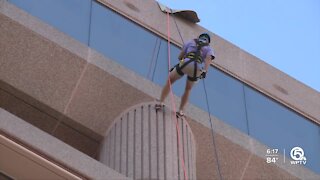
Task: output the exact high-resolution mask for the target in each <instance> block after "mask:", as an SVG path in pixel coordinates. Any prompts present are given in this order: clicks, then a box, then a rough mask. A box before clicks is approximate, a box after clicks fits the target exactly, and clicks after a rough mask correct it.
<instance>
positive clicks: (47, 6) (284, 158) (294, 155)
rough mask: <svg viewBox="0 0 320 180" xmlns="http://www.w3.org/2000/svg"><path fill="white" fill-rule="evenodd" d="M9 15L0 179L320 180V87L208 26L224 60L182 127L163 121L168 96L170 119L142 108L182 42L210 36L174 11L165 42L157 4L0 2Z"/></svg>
mask: <svg viewBox="0 0 320 180" xmlns="http://www.w3.org/2000/svg"><path fill="white" fill-rule="evenodd" d="M0 22H1V23H0V31H1V32H0V40H1V41H0V107H1V112H0V128H1V129H0V132H1V157H0V158H1V161H0V163H1V164H0V172H1V176H7V177H6V178H9V177H12V178H23V177H54V175H56V176H57V177H55V178H62V179H63V178H68V179H69V178H74V179H79V178H80V179H82V178H84V179H86V178H88V179H125V178H128V179H130V178H133V179H141V178H143V179H171V178H174V179H186V176H187V177H190V178H189V179H219V178H222V179H295V178H297V179H319V178H320V177H319V176H320V156H319V152H320V110H319V109H320V94H319V92H317V91H315V90H313V89H311V88H309V87H307V86H305V85H304V84H302V83H301V82H298V81H296V80H295V79H293V78H291V77H289V76H288V75H286V74H284V73H283V72H281V71H279V70H277V69H275V68H273V67H271V66H270V65H268V64H266V63H264V62H263V61H261V60H259V59H258V58H256V57H254V56H252V55H250V54H248V53H247V52H245V51H243V50H241V49H240V48H239V47H236V46H234V45H233V44H231V43H229V42H227V41H226V40H224V39H222V38H220V37H219V36H217V35H215V34H213V33H211V32H210V34H211V35H212V37H213V40H212V44H211V46H212V47H213V48H214V49H215V51H216V59H215V60H214V62H213V64H212V66H211V68H210V70H209V73H208V77H207V78H206V80H205V83H204V82H202V81H201V82H199V83H198V84H197V85H196V86H195V88H194V89H193V90H192V95H191V97H190V103H189V104H188V106H187V109H186V114H187V118H186V119H185V120H181V121H180V122H179V123H178V124H179V125H180V126H179V127H181V128H179V129H180V130H181V131H179V132H178V133H177V134H179V135H174V134H175V133H174V132H175V130H177V129H178V128H177V129H174V128H173V127H174V126H170V127H169V126H168V128H165V127H167V126H166V125H170V122H171V123H175V120H174V118H173V119H172V116H171V110H172V109H173V107H172V106H171V105H170V101H169V98H168V101H167V105H168V106H167V109H166V114H164V115H163V116H161V117H163V118H164V117H167V118H164V119H165V120H161V121H157V119H159V118H158V114H157V113H156V112H154V111H152V110H149V111H142V110H141V111H139V110H137V109H139V108H137V105H139V107H145V109H147V107H149V106H150V105H152V103H153V101H154V99H156V98H158V97H159V94H160V91H161V87H162V86H163V85H164V83H165V80H166V78H167V73H168V67H169V66H172V65H174V64H175V62H174V61H175V60H176V59H177V56H178V54H179V51H180V47H181V46H182V44H183V42H185V41H187V40H190V39H193V38H195V37H196V36H197V35H198V34H200V33H202V32H207V30H206V29H204V28H203V27H201V26H198V25H196V24H194V23H192V22H190V21H188V20H186V19H184V18H181V17H179V16H174V15H170V18H169V27H170V33H171V34H170V37H171V38H170V46H169V47H168V41H167V40H168V38H167V37H168V35H167V27H168V25H167V14H166V13H164V12H162V11H161V9H160V8H159V4H158V3H157V2H156V1H153V0H150V1H142V0H133V1H126V0H119V1H112V0H81V1H79V0H68V1H64V0H56V1H47V0H44V1H40V2H39V1H35V0H29V1H23V0H0ZM168 48H169V49H170V52H171V53H170V55H171V56H170V59H171V61H172V62H171V65H169V64H168ZM184 86H185V84H184V82H183V81H179V82H177V83H176V84H175V85H174V87H173V91H174V93H175V95H176V96H175V97H174V98H175V99H174V100H175V102H176V103H177V104H178V103H179V101H180V100H179V96H181V95H182V93H183V89H184ZM205 90H206V91H207V92H208V93H207V95H208V96H207V97H206V96H205V93H204V92H205ZM206 98H207V99H208V102H209V107H208V105H207V103H206ZM208 111H209V112H210V113H211V118H209V116H208ZM136 112H140V115H139V116H138V115H137V116H132V117H131V116H130V117H131V118H129V115H128V118H127V119H126V120H127V124H126V123H124V120H123V119H125V117H126V114H130V115H132V114H135V113H136ZM143 112H145V113H144V115H141V113H143ZM148 112H150V116H147V114H148ZM138 114H139V113H138ZM119 117H120V119H119ZM121 117H123V119H121ZM143 117H145V118H143ZM146 119H148V120H150V121H148V123H147V124H144V123H143V122H146V121H145V120H146ZM160 119H161V118H160ZM169 119H170V121H169ZM210 119H211V120H212V122H213V123H212V125H213V126H211V123H210ZM151 120H154V121H152V122H153V123H152V122H151ZM164 122H167V123H166V125H165V124H164ZM159 123H160V124H159ZM137 124H138V126H136V125H137ZM140 125H141V128H140V129H139V127H140ZM149 125H150V126H149ZM171 125H172V124H171ZM119 127H120V128H119ZM122 127H125V128H122ZM144 127H145V128H144ZM177 127H178V126H177ZM126 128H128V131H125V129H126ZM152 128H154V129H153V130H154V131H153V130H152ZM143 129H146V131H143ZM165 129H166V130H165ZM168 129H173V130H174V131H171V133H172V134H171V135H172V136H170V133H168ZM183 130H184V131H183ZM124 132H126V134H124ZM129 132H130V133H131V136H130V135H129ZM146 133H150V135H149V134H146ZM151 133H154V134H151ZM110 134H111V135H110ZM166 135H167V136H166ZM178 136H179V137H180V140H175V141H174V142H171V141H170V143H171V144H169V140H172V139H177V138H178ZM125 137H126V139H125ZM129 137H130V138H131V137H132V139H130V140H129ZM162 137H163V138H162ZM152 138H154V139H153V140H152ZM178 139H179V138H178ZM179 141H181V145H180V146H179ZM126 142H128V143H127V144H125V143H126ZM125 145H127V146H125ZM175 145H177V146H175ZM160 147H161V148H160ZM295 147H300V148H302V151H301V149H295ZM111 152H112V153H113V154H111ZM179 152H180V154H179ZM117 153H118V154H117ZM106 154H107V155H106ZM18 155H19V156H18ZM303 157H305V159H303ZM14 158H15V159H16V160H15V161H13V160H12V159H14ZM111 158H112V159H111ZM174 158H175V160H174V161H172V163H171V164H170V165H169V160H172V159H174ZM2 159H3V161H2ZM35 159H36V160H35ZM161 159H162V160H161ZM182 161H183V162H182ZM18 162H20V163H18ZM32 162H33V163H32ZM34 162H36V163H34ZM170 162H171V161H170ZM28 163H30V164H35V165H34V166H31V165H30V166H25V167H24V166H21V168H15V167H17V165H18V164H28ZM26 167H30V168H31V167H32V168H31V169H28V168H26ZM187 167H188V168H187ZM39 168H40V169H39ZM41 168H42V169H41ZM35 169H37V171H36V170H35ZM185 169H188V170H187V172H185V171H184V170H185ZM30 172H37V173H30ZM43 172H47V174H46V173H43ZM170 173H171V174H170ZM173 174H174V175H173ZM185 174H186V175H185ZM32 175H34V176H32ZM51 175H52V176H51Z"/></svg>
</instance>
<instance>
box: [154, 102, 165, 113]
mask: <svg viewBox="0 0 320 180" xmlns="http://www.w3.org/2000/svg"><path fill="white" fill-rule="evenodd" d="M163 107H164V104H163V103H162V102H159V103H157V104H156V105H155V109H156V111H158V110H161V109H163Z"/></svg>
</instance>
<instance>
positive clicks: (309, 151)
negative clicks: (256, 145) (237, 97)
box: [245, 86, 320, 173]
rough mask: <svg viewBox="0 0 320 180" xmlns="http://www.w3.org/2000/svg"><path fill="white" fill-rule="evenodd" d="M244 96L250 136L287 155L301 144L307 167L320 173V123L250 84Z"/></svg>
mask: <svg viewBox="0 0 320 180" xmlns="http://www.w3.org/2000/svg"><path fill="white" fill-rule="evenodd" d="M245 95H246V103H247V112H248V122H249V133H250V135H251V136H252V137H254V138H256V139H257V140H259V141H260V142H262V143H264V144H266V145H268V146H269V147H272V148H278V149H279V150H281V151H283V150H285V151H286V155H287V156H288V157H290V155H289V154H290V151H291V149H292V148H293V147H296V146H299V147H301V148H302V149H303V150H304V153H305V156H306V158H307V164H306V166H307V167H309V168H310V169H312V170H313V171H315V172H316V173H320V156H319V152H320V131H319V129H320V128H319V126H317V125H316V124H314V123H312V122H310V121H309V120H308V119H306V118H304V117H301V116H300V115H298V114H297V113H295V112H293V111H291V110H289V109H288V108H286V107H284V106H282V105H281V104H279V103H277V102H275V101H273V100H271V99H269V98H268V97H266V96H264V95H262V94H261V93H259V92H257V91H255V90H253V89H252V88H250V87H247V86H245ZM290 159H291V158H289V160H290Z"/></svg>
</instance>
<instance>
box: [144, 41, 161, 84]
mask: <svg viewBox="0 0 320 180" xmlns="http://www.w3.org/2000/svg"><path fill="white" fill-rule="evenodd" d="M158 39H159V38H156V42H155V45H154V48H153V52H152V55H151V61H150V65H149V69H148V73H147V79H149V77H150V73H151V69H152V65H153V62H154V54H155V52H156V49H157V45H158Z"/></svg>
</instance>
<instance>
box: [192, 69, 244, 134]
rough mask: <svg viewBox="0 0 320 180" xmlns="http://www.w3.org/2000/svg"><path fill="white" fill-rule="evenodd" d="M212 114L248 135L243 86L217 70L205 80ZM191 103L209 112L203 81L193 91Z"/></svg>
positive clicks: (212, 71) (213, 70) (210, 73)
mask: <svg viewBox="0 0 320 180" xmlns="http://www.w3.org/2000/svg"><path fill="white" fill-rule="evenodd" d="M205 85H206V90H207V94H208V100H209V105H210V111H211V114H213V115H214V116H216V117H217V118H219V119H220V120H222V121H224V122H226V123H228V124H230V125H231V126H233V127H236V128H238V129H240V130H241V131H243V132H245V133H247V132H248V128H247V121H246V113H245V103H244V94H243V84H242V83H241V82H239V81H238V80H236V79H234V78H232V77H230V76H228V75H226V74H225V73H223V72H221V71H220V70H218V69H216V68H210V69H209V72H208V76H207V78H206V79H205ZM190 101H191V102H192V103H193V104H195V105H197V106H198V107H200V108H202V109H203V110H204V111H207V105H206V99H205V91H204V88H203V82H202V80H199V82H198V83H197V85H195V87H194V88H193V89H192V92H191V97H190Z"/></svg>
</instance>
